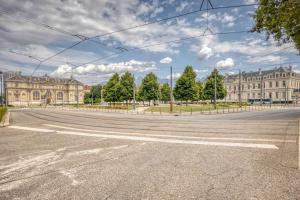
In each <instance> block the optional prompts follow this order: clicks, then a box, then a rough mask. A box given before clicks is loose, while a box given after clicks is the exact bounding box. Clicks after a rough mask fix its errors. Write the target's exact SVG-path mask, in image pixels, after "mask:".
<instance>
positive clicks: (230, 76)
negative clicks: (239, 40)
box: [225, 66, 293, 80]
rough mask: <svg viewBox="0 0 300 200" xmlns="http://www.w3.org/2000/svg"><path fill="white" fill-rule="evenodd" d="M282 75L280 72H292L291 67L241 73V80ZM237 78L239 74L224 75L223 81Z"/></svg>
mask: <svg viewBox="0 0 300 200" xmlns="http://www.w3.org/2000/svg"><path fill="white" fill-rule="evenodd" d="M280 72H281V73H282V72H293V70H292V67H291V66H290V67H278V68H277V67H275V68H274V69H270V70H260V69H259V70H258V71H255V72H252V71H250V72H244V71H243V72H242V73H241V76H242V78H248V77H255V76H264V75H267V74H273V73H280ZM238 77H239V74H233V75H226V76H225V80H229V79H236V78H238Z"/></svg>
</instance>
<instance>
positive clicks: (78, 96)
mask: <svg viewBox="0 0 300 200" xmlns="http://www.w3.org/2000/svg"><path fill="white" fill-rule="evenodd" d="M76 85H77V87H76V93H77V108H79V102H78V101H79V94H78V83H77V84H76Z"/></svg>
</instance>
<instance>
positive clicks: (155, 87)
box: [139, 72, 159, 106]
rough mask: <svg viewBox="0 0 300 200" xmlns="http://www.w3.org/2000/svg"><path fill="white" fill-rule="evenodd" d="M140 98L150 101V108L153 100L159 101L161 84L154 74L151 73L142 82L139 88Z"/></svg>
mask: <svg viewBox="0 0 300 200" xmlns="http://www.w3.org/2000/svg"><path fill="white" fill-rule="evenodd" d="M139 98H140V99H143V100H144V101H149V106H150V102H151V100H153V101H155V100H158V99H159V84H158V81H157V76H156V75H155V74H154V73H152V72H151V73H149V74H147V75H146V76H145V78H144V79H143V80H142V84H141V86H140V88H139Z"/></svg>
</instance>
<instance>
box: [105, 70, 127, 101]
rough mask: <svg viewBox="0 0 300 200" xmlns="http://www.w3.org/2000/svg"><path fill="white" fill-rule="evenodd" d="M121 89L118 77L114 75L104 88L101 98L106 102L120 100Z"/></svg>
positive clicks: (116, 74)
mask: <svg viewBox="0 0 300 200" xmlns="http://www.w3.org/2000/svg"><path fill="white" fill-rule="evenodd" d="M121 89H122V87H121V85H120V77H119V74H118V73H115V74H114V75H113V76H112V77H111V78H110V79H109V81H108V82H107V83H106V85H105V86H104V91H103V96H104V99H105V101H107V102H117V101H120V100H121V93H120V91H121Z"/></svg>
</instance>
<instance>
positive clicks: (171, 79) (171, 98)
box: [170, 66, 173, 113]
mask: <svg viewBox="0 0 300 200" xmlns="http://www.w3.org/2000/svg"><path fill="white" fill-rule="evenodd" d="M170 112H171V113H172V112H173V68H172V66H171V67H170Z"/></svg>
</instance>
